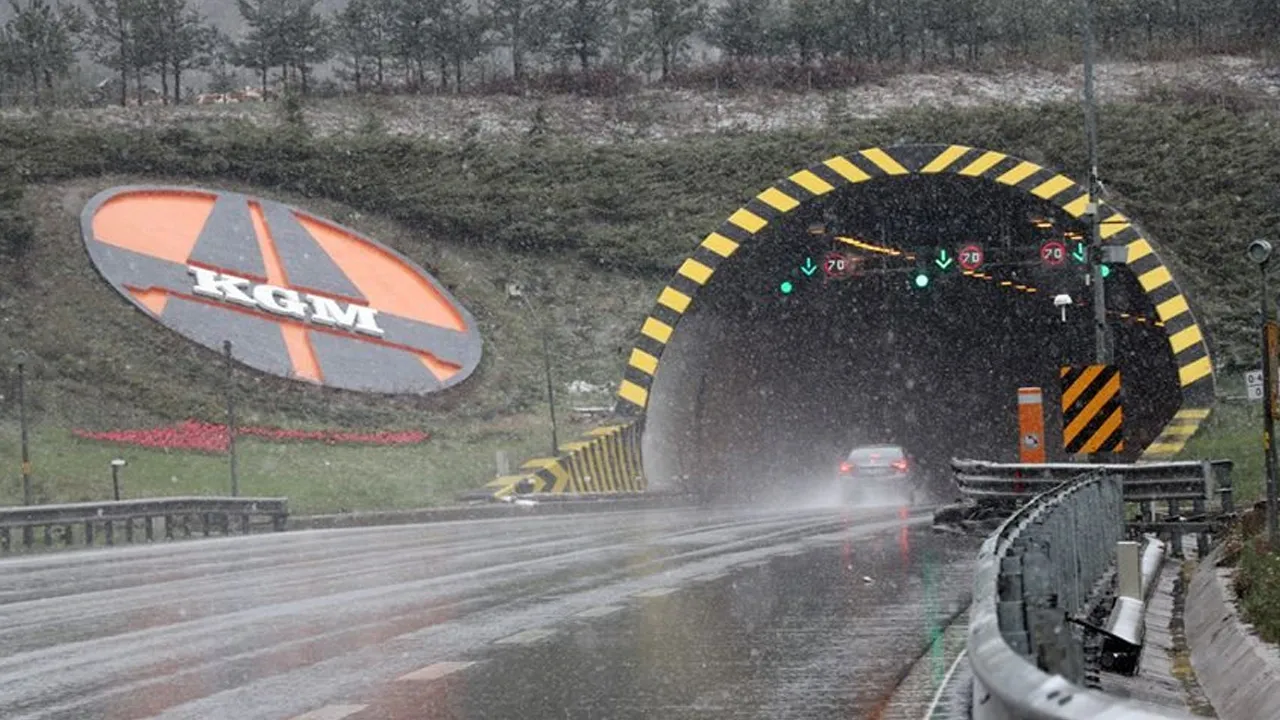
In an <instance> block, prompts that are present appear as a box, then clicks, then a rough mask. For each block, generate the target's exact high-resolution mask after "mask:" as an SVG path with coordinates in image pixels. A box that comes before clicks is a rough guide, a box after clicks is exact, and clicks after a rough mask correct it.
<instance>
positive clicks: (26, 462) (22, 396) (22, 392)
mask: <svg viewBox="0 0 1280 720" xmlns="http://www.w3.org/2000/svg"><path fill="white" fill-rule="evenodd" d="M18 426H19V431H20V432H21V433H22V504H23V505H30V504H31V503H32V502H34V501H35V498H34V497H33V493H32V491H31V451H30V446H29V443H28V431H27V372H26V363H21V362H20V363H18Z"/></svg>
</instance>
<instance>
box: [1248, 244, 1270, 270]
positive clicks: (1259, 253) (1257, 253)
mask: <svg viewBox="0 0 1280 720" xmlns="http://www.w3.org/2000/svg"><path fill="white" fill-rule="evenodd" d="M1270 258H1271V243H1269V242H1267V241H1266V240H1254V241H1253V242H1251V243H1249V259H1250V260H1252V261H1254V262H1255V263H1257V264H1259V265H1261V264H1263V263H1265V262H1266V261H1267V260H1269V259H1270Z"/></svg>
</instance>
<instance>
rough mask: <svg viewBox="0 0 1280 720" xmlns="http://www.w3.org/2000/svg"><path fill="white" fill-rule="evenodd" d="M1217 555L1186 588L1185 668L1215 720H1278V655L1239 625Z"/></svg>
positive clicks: (1226, 574) (1228, 575) (1217, 552)
mask: <svg viewBox="0 0 1280 720" xmlns="http://www.w3.org/2000/svg"><path fill="white" fill-rule="evenodd" d="M1222 554H1223V548H1222V547H1221V546H1219V547H1218V548H1217V549H1216V550H1214V551H1213V552H1212V553H1211V554H1210V555H1209V556H1208V557H1207V558H1205V559H1204V561H1203V562H1201V563H1200V567H1199V568H1197V570H1196V572H1195V575H1193V576H1192V579H1191V584H1190V586H1189V587H1188V588H1187V600H1186V612H1185V616H1184V617H1185V621H1186V635H1187V644H1188V645H1189V646H1190V648H1191V665H1192V666H1193V667H1194V668H1195V672H1196V678H1197V680H1198V681H1199V683H1200V686H1201V688H1203V690H1204V692H1205V695H1207V696H1208V698H1209V702H1211V703H1213V707H1214V709H1215V710H1216V711H1217V714H1218V717H1219V718H1221V720H1266V719H1268V718H1280V652H1278V651H1277V650H1276V648H1275V647H1273V646H1271V645H1268V644H1267V643H1264V642H1263V641H1262V640H1261V639H1260V638H1259V637H1258V636H1257V635H1256V634H1254V631H1253V628H1252V627H1250V626H1249V625H1247V624H1245V623H1244V622H1243V621H1242V620H1241V618H1240V614H1239V612H1238V611H1237V610H1236V607H1235V593H1234V591H1233V590H1232V589H1231V586H1230V582H1231V570H1230V569H1228V568H1219V567H1218V563H1219V561H1220V560H1221V558H1222Z"/></svg>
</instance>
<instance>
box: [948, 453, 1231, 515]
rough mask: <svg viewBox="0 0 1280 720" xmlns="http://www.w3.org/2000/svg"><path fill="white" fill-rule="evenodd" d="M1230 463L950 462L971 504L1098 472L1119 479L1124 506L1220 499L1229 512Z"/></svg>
mask: <svg viewBox="0 0 1280 720" xmlns="http://www.w3.org/2000/svg"><path fill="white" fill-rule="evenodd" d="M1232 465H1233V463H1232V462H1231V461H1230V460H1203V461H1196V460H1188V461H1181V462H1161V463H1135V464H1097V465H1094V464H1089V465H1085V464H1080V463H1044V464H1024V463H994V462H986V461H983V460H952V461H951V469H952V470H953V471H954V473H955V479H956V484H957V485H958V486H959V488H960V492H962V493H964V494H965V495H967V496H969V497H971V498H975V499H983V498H990V499H1000V498H1008V499H1017V498H1029V497H1032V496H1034V495H1038V494H1040V493H1042V492H1045V491H1047V490H1050V489H1052V488H1054V487H1056V486H1057V485H1059V484H1061V483H1062V482H1063V481H1065V480H1067V479H1069V478H1072V477H1077V476H1079V475H1080V474H1081V473H1086V472H1090V471H1101V472H1105V473H1110V474H1115V475H1118V476H1120V477H1121V478H1123V482H1124V499H1125V502H1153V501H1157V500H1206V501H1212V500H1213V499H1214V498H1215V497H1220V498H1221V502H1222V504H1223V507H1224V509H1225V510H1226V511H1227V512H1231V511H1232V509H1230V508H1231V506H1232V500H1231V480H1230V478H1231V468H1232Z"/></svg>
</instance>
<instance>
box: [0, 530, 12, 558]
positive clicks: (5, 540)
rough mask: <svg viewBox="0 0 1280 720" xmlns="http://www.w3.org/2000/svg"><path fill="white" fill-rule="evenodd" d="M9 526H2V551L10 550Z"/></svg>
mask: <svg viewBox="0 0 1280 720" xmlns="http://www.w3.org/2000/svg"><path fill="white" fill-rule="evenodd" d="M9 543H10V538H9V528H0V552H9Z"/></svg>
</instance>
